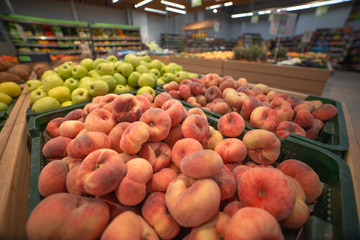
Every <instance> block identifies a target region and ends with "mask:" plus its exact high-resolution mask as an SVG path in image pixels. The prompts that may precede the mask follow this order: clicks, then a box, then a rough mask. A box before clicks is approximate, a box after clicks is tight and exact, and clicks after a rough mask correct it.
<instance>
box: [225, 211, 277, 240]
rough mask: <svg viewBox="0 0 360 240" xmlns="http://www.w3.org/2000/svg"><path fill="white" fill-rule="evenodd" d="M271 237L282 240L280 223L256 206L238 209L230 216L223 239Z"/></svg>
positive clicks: (274, 239)
mask: <svg viewBox="0 0 360 240" xmlns="http://www.w3.org/2000/svg"><path fill="white" fill-rule="evenodd" d="M232 239H273V240H283V239H284V236H283V234H282V231H281V228H280V225H279V223H278V221H276V219H275V218H274V217H273V216H272V215H271V214H269V213H268V212H267V211H265V210H263V209H261V208H256V207H244V208H241V209H239V210H238V211H237V212H236V213H235V214H234V215H233V216H232V218H231V221H230V224H229V225H228V228H227V231H226V233H225V237H224V240H232Z"/></svg>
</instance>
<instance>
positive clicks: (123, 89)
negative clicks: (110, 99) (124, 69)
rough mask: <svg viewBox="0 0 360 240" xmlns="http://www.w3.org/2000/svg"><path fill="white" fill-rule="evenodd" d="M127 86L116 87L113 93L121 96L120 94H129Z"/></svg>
mask: <svg viewBox="0 0 360 240" xmlns="http://www.w3.org/2000/svg"><path fill="white" fill-rule="evenodd" d="M128 86H129V85H116V86H115V88H114V91H113V93H115V94H122V93H127V92H130V89H129V87H128Z"/></svg>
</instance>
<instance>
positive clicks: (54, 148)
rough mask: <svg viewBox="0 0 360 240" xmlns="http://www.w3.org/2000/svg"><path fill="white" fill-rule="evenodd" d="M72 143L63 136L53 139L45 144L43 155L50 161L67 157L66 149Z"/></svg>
mask: <svg viewBox="0 0 360 240" xmlns="http://www.w3.org/2000/svg"><path fill="white" fill-rule="evenodd" d="M71 141H72V139H71V138H67V137H62V136H59V137H55V138H52V139H50V140H49V141H47V142H46V143H45V145H44V147H43V149H42V154H43V155H44V157H46V159H47V160H49V161H52V160H56V159H62V158H63V157H65V156H66V155H67V151H66V149H67V147H68V145H69V144H70V142H71Z"/></svg>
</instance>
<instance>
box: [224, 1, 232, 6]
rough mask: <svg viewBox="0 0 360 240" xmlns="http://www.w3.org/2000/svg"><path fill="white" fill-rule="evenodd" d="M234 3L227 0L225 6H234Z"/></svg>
mask: <svg viewBox="0 0 360 240" xmlns="http://www.w3.org/2000/svg"><path fill="white" fill-rule="evenodd" d="M232 5H233V2H226V3H224V6H225V7H229V6H232Z"/></svg>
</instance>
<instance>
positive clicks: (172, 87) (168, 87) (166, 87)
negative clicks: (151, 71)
mask: <svg viewBox="0 0 360 240" xmlns="http://www.w3.org/2000/svg"><path fill="white" fill-rule="evenodd" d="M163 89H164V90H166V91H171V90H179V84H178V83H177V82H175V81H171V82H169V83H165V84H164V85H163Z"/></svg>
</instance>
